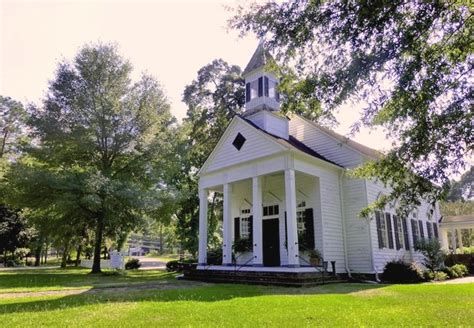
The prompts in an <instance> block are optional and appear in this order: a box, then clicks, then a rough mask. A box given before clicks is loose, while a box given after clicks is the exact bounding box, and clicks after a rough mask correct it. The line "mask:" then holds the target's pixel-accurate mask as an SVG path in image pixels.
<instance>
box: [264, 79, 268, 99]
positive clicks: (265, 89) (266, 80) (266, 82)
mask: <svg viewBox="0 0 474 328" xmlns="http://www.w3.org/2000/svg"><path fill="white" fill-rule="evenodd" d="M263 81H264V82H265V83H264V84H263V91H264V94H265V97H268V77H266V76H264V78H263Z"/></svg>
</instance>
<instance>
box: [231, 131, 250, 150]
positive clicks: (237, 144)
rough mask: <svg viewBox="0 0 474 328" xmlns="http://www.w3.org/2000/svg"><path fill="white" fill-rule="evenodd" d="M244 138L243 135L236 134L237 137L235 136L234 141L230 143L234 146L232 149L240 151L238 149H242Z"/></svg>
mask: <svg viewBox="0 0 474 328" xmlns="http://www.w3.org/2000/svg"><path fill="white" fill-rule="evenodd" d="M245 140H247V139H245V137H244V136H243V135H241V134H240V132H239V133H237V136H235V139H234V141H233V142H232V145H234V147H235V148H236V149H237V150H240V148H242V146H243V145H244V143H245Z"/></svg>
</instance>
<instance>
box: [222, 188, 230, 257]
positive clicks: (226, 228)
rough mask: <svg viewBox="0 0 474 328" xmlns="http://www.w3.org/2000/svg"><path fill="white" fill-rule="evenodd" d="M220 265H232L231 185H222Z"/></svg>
mask: <svg viewBox="0 0 474 328" xmlns="http://www.w3.org/2000/svg"><path fill="white" fill-rule="evenodd" d="M223 211H224V213H223V214H224V219H223V221H224V222H223V239H224V240H223V244H222V265H232V185H231V184H230V183H225V184H224V209H223Z"/></svg>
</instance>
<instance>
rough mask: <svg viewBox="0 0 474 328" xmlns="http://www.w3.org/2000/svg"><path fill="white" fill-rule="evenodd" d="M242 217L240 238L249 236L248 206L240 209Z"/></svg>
mask: <svg viewBox="0 0 474 328" xmlns="http://www.w3.org/2000/svg"><path fill="white" fill-rule="evenodd" d="M240 212H241V214H242V217H241V218H240V238H242V239H245V238H248V237H250V223H249V220H250V212H251V211H250V208H245V209H243V210H241V211H240Z"/></svg>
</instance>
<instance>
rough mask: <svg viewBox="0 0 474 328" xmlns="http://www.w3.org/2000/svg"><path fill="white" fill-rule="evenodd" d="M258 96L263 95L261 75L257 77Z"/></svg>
mask: <svg viewBox="0 0 474 328" xmlns="http://www.w3.org/2000/svg"><path fill="white" fill-rule="evenodd" d="M258 96H259V97H262V96H263V77H261V76H260V77H259V78H258Z"/></svg>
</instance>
